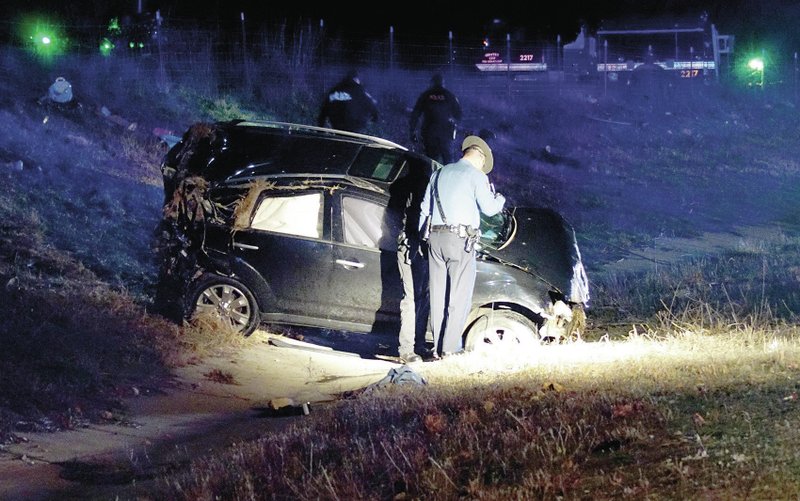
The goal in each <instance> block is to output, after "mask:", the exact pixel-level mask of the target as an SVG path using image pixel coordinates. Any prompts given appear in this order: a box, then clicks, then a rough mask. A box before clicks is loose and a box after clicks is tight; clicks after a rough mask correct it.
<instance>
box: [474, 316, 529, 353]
mask: <svg viewBox="0 0 800 501" xmlns="http://www.w3.org/2000/svg"><path fill="white" fill-rule="evenodd" d="M539 344H540V340H539V328H538V327H537V325H536V323H535V322H533V321H532V320H530V319H529V318H527V317H526V316H524V315H522V314H521V313H518V312H516V311H513V310H502V309H501V310H492V309H491V308H483V309H481V310H480V311H479V314H478V317H477V318H476V319H475V320H474V321H472V323H470V325H469V327H468V328H467V330H466V333H465V339H464V349H465V350H466V351H486V350H491V349H493V348H509V349H518V348H521V347H533V346H538V345H539Z"/></svg>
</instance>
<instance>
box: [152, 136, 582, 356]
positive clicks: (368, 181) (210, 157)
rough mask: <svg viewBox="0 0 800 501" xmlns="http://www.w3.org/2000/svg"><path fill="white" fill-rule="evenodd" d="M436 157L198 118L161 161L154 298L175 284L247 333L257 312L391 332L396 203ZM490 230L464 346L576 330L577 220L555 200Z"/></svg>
mask: <svg viewBox="0 0 800 501" xmlns="http://www.w3.org/2000/svg"><path fill="white" fill-rule="evenodd" d="M438 167H440V165H439V164H438V163H436V162H434V161H433V160H431V159H429V158H427V157H425V156H423V155H421V154H418V153H414V152H412V151H409V150H408V149H406V148H405V147H403V146H400V145H398V144H395V143H392V142H390V141H386V140H383V139H380V138H377V137H372V136H366V135H362V134H356V133H349V132H343V131H337V130H333V129H326V128H321V127H312V126H306V125H299V124H288V123H280V122H253V121H231V122H220V123H215V124H195V125H194V126H192V127H191V128H190V129H189V130H188V131H187V132H186V134H185V135H184V136H183V138H182V140H181V141H180V142H179V143H178V144H176V145H175V146H174V147H173V148H172V149H171V150H170V151H169V152H168V153H167V155H166V157H165V159H164V162H163V165H162V171H163V174H164V189H165V193H164V195H165V199H164V200H165V202H164V203H165V205H164V209H165V210H164V214H165V216H164V221H163V223H162V235H163V237H162V245H161V250H162V254H161V256H162V272H161V280H162V287H161V290H162V291H163V292H166V295H163V294H162V296H161V298H160V299H159V300H167V299H168V298H167V297H166V296H172V297H171V299H173V300H175V303H177V304H178V306H179V309H180V312H181V313H182V314H183V315H185V316H187V317H189V316H192V315H194V314H196V313H200V312H205V313H211V314H214V315H219V316H221V317H222V318H224V319H225V320H226V321H227V322H229V323H230V325H231V326H232V327H233V328H234V329H237V330H239V331H240V332H242V333H243V334H245V335H248V334H250V333H251V332H253V330H254V329H256V328H257V327H258V326H259V324H261V323H262V322H263V323H267V324H278V325H280V324H283V325H297V326H310V327H320V328H329V329H336V330H347V331H355V332H374V331H380V332H385V330H386V329H390V330H394V331H395V332H396V330H397V329H398V328H399V321H400V308H399V304H400V299H401V297H402V283H401V280H400V276H399V272H398V268H397V255H396V251H397V236H398V233H399V229H400V222H401V213H400V211H399V210H397V204H396V203H395V202H396V201H397V200H405V195H406V194H407V192H405V193H404V190H405V186H406V184H407V183H405V181H407V180H408V179H409V178H408V176H426V177H427V176H430V174H431V172H432V171H433V170H434V169H436V168H438ZM411 184H416V185H419V184H420V183H411ZM424 185H425V183H422V186H424ZM482 230H483V236H482V237H481V242H480V251H479V254H478V273H477V280H476V285H475V293H474V298H473V305H472V311H471V314H470V317H469V324H468V325H467V328H466V329H465V332H464V335H465V346H466V347H467V349H479V348H482V347H484V346H486V345H487V344H496V343H501V342H513V343H529V342H538V341H540V339H541V337H542V336H545V337H548V338H550V337H552V338H560V337H567V336H570V335H573V334H578V333H579V328H580V323H581V322H580V321H581V319H583V308H584V306H585V305H586V303H587V302H588V299H589V289H588V281H587V278H586V274H585V271H584V268H583V263H582V261H581V256H580V251H579V249H578V246H577V243H576V240H575V235H574V231H573V229H572V227H571V226H570V225H569V224H568V223H567V222H566V221H565V220H564V219H563V218H561V216H559V215H558V214H557V213H555V212H553V211H551V210H549V209H542V208H521V207H513V208H509V209H507V210H505V211H504V212H503V213H501V214H498V215H496V216H494V217H492V218H486V219H484V220H483V222H482Z"/></svg>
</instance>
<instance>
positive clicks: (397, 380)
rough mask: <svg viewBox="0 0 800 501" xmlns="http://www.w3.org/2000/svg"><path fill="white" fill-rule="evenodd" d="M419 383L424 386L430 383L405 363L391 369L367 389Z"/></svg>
mask: <svg viewBox="0 0 800 501" xmlns="http://www.w3.org/2000/svg"><path fill="white" fill-rule="evenodd" d="M405 384H411V385H418V386H424V385H426V384H428V382H427V381H426V380H425V378H424V377H422V376H420V375H419V374H417V373H416V372H415V371H414V369H412V368H411V367H409V366H407V365H404V366H402V367H397V368H393V369H391V370H389V373H388V374H386V376H385V377H384V378H383V379H381V380H380V381H378V382H375V383H372V384H371V385H369V386H368V387H367V388H366V389H367V391H371V390H374V389H376V388H384V387H386V386H390V385H405Z"/></svg>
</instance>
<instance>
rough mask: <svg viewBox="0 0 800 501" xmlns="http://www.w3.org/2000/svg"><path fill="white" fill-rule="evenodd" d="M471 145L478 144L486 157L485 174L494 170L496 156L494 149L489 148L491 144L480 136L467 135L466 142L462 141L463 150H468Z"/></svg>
mask: <svg viewBox="0 0 800 501" xmlns="http://www.w3.org/2000/svg"><path fill="white" fill-rule="evenodd" d="M470 146H477V147H478V148H480V150H481V152H482V153H483V156H484V157H486V162H484V163H483V169H481V170H482V171H483V173H484V174H488V173H489V172H491V171H492V167H494V156H493V155H492V149H491V148H489V145H488V144H486V141H484V140H483V139H481V138H480V137H478V136H467V137H466V138H464V142H463V143H461V152H462V153H463V152H464V151H466V150H467V148H469V147H470Z"/></svg>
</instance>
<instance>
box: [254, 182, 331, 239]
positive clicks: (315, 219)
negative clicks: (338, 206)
mask: <svg viewBox="0 0 800 501" xmlns="http://www.w3.org/2000/svg"><path fill="white" fill-rule="evenodd" d="M322 208H323V201H322V193H320V192H317V193H304V194H299V195H291V196H267V197H264V198H263V199H262V200H261V202H260V203H259V204H258V208H257V209H256V212H255V214H254V215H253V222H252V223H250V227H251V228H252V229H254V230H265V231H275V232H278V233H286V234H289V235H299V236H303V237H311V238H321V237H322V218H323V211H322Z"/></svg>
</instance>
